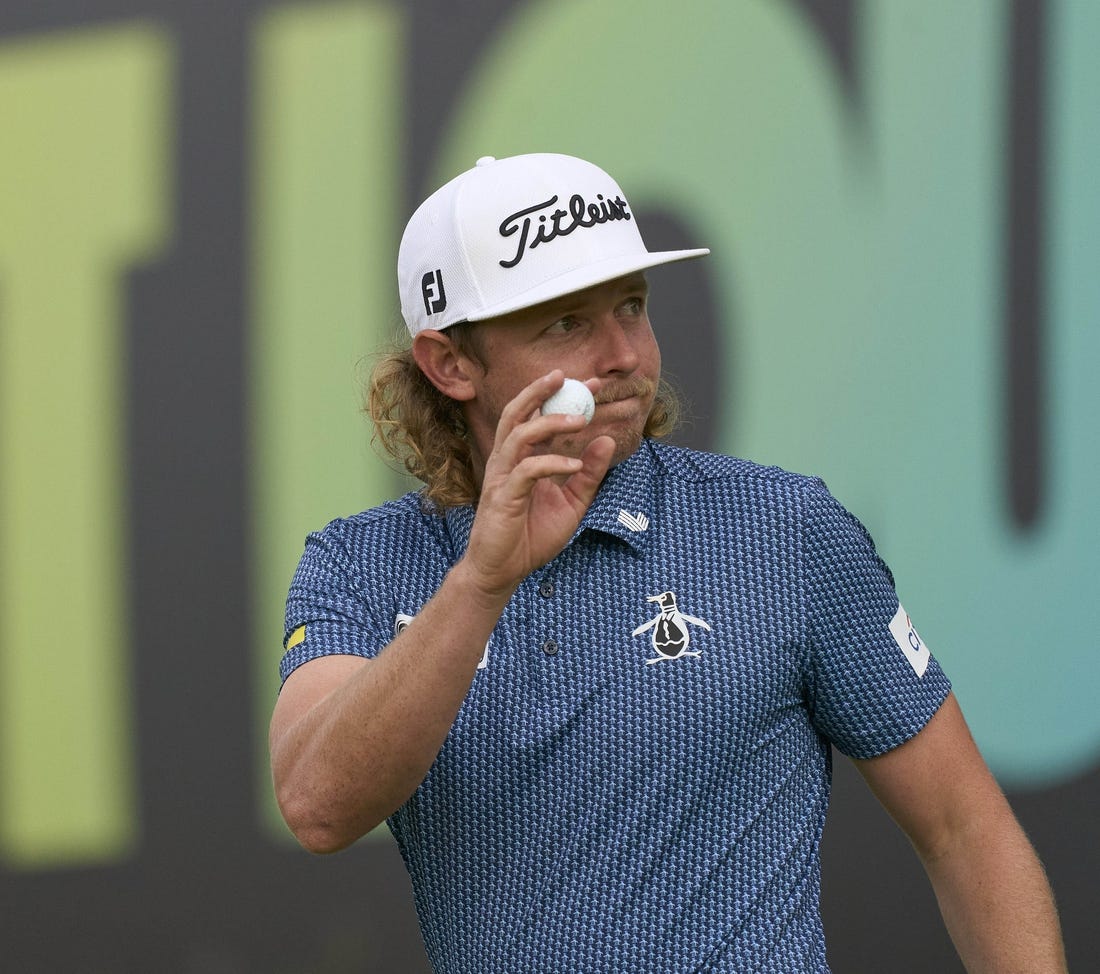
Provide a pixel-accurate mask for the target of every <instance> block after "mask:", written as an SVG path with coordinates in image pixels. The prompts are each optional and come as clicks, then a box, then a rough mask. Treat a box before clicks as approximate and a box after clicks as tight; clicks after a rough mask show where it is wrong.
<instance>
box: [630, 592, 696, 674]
mask: <svg viewBox="0 0 1100 974" xmlns="http://www.w3.org/2000/svg"><path fill="white" fill-rule="evenodd" d="M646 601H647V602H656V603H657V605H658V606H659V607H660V612H658V613H657V615H656V616H655V617H654V618H652V619H650V620H649V622H645V623H642V625H640V626H638V628H637V629H635V630H634V631H633V632H632V633H631V635H632V636H640V635H641V634H642V633H644V632H648V633H650V637H649V640H650V643H651V644H652V646H653V648H654V650H656V652H657V655H656V656H654V657H652V658H651V659H647V660H646V663H647V664H649V663H661V662H663V661H664V660H673V659H680V658H682V657H684V656H699V655H700V653H701V650H697V649H696V650H689V649H688V646H689V645H690V644H691V630H690V628H689V627H690V626H699V627H700V628H702V629H705V630H706V631H707V632H710V631H711V628H710V624H709V623H707V622H704V621H703V620H702V619H698V618H696V617H695V616H691V615H688V614H687V613H686V612H681V611H680V608H679V606H677V604H676V593H675V592H662V593H661V594H660V595H651V596H649V598H647V599H646Z"/></svg>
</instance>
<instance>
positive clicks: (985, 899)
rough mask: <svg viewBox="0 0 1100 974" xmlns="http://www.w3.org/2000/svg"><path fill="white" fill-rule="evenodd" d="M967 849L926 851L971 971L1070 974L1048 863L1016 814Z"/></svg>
mask: <svg viewBox="0 0 1100 974" xmlns="http://www.w3.org/2000/svg"><path fill="white" fill-rule="evenodd" d="M971 838H972V842H970V843H967V845H966V847H965V848H962V847H960V848H953V849H949V850H946V851H945V852H943V853H942V854H940V855H939V856H937V857H928V856H925V857H922V858H923V859H924V865H925V868H926V870H927V871H928V875H929V877H930V879H931V881H932V885H933V887H934V888H935V891H936V898H937V900H938V901H939V905H940V910H941V912H942V913H943V917H944V922H945V923H946V925H947V929H948V931H949V933H950V934H951V938H952V940H953V941H954V943H955V948H956V949H957V950H958V952H959V956H960V958H961V959H962V961H963V964H964V965H965V967H966V970H967V971H968V972H969V974H987V972H988V974H1064V972H1065V971H1066V959H1065V952H1064V949H1063V946H1062V936H1061V930H1060V926H1059V923H1058V915H1057V912H1056V909H1055V906H1054V898H1053V895H1052V894H1051V890H1050V885H1049V883H1048V882H1047V878H1046V875H1045V873H1044V871H1043V867H1042V865H1041V864H1040V862H1039V859H1038V857H1037V856H1036V854H1035V852H1034V850H1033V849H1032V847H1031V844H1030V843H1029V842H1028V840H1027V838H1026V837H1025V835H1024V833H1023V831H1022V830H1021V829H1020V828H1019V826H1018V824H1017V823H1016V821H1015V819H1014V818H1012V817H1011V813H1010V812H1007V813H1006V817H1005V818H1004V819H1003V820H1002V821H1001V822H998V823H995V824H994V825H993V826H992V827H991V828H988V829H983V830H978V829H976V830H975V834H974V835H972V836H971Z"/></svg>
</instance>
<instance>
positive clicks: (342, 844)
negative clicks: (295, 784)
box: [278, 795, 382, 856]
mask: <svg viewBox="0 0 1100 974" xmlns="http://www.w3.org/2000/svg"><path fill="white" fill-rule="evenodd" d="M278 800H279V810H280V812H282V815H283V820H284V821H285V822H286V824H287V827H288V828H289V829H290V831H291V834H292V835H293V836H294V838H295V839H297V840H298V844H299V845H300V846H301V847H302V848H303V849H305V850H306V851H307V852H311V853H313V854H314V855H318V856H327V855H332V854H333V853H335V852H340V851H342V850H343V849H346V848H347V847H348V846H350V845H352V844H353V843H355V841H356V840H357V839H359V838H361V837H362V836H364V835H366V833H367V832H369V831H370V830H371V829H372V828H374V827H375V826H376V825H378V824H379V823H380V822H381V821H382V820H381V819H379V820H378V821H377V822H376V821H368V820H364V819H359V820H357V821H355V822H349V821H345V820H342V819H341V818H340V817H339V816H335V815H331V814H328V813H327V812H326V811H325V810H324V809H323V808H322V807H320V805H319V803H317V802H314V801H309V800H304V799H302V798H301V797H295V796H289V795H288V796H279V799H278Z"/></svg>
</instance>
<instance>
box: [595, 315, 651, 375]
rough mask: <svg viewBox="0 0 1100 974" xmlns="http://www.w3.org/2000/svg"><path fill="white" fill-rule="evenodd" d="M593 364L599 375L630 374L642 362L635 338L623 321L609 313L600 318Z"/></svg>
mask: <svg viewBox="0 0 1100 974" xmlns="http://www.w3.org/2000/svg"><path fill="white" fill-rule="evenodd" d="M595 352H596V356H595V361H594V362H593V365H594V366H595V367H596V374H597V375H611V374H613V373H620V374H623V375H630V374H631V373H632V372H634V371H636V370H637V368H638V366H639V365H640V364H641V357H640V356H639V354H638V349H637V348H636V347H635V344H634V340H633V338H632V336H631V334H630V333H629V332H628V330H627V329H626V328H624V327H623V324H622V322H621V321H620V320H619V319H618V318H617V317H616V316H615V315H614V314H613V313H608V314H606V315H604V316H603V318H601V320H600V328H599V335H598V346H597V348H596V349H595Z"/></svg>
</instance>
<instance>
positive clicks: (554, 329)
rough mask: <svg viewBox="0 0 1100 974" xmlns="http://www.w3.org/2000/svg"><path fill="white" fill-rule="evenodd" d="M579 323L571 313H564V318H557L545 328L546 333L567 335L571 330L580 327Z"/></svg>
mask: <svg viewBox="0 0 1100 974" xmlns="http://www.w3.org/2000/svg"><path fill="white" fill-rule="evenodd" d="M580 326H581V323H580V322H579V321H578V320H577V319H576V318H574V317H573V316H572V315H566V316H565V317H564V318H559V319H558V320H557V321H555V322H554V323H553V324H552V325H551V326H550V327H549V328H547V329H546V333H547V334H548V335H568V334H569V333H570V332H572V331H576V330H577V329H578V328H580Z"/></svg>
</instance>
